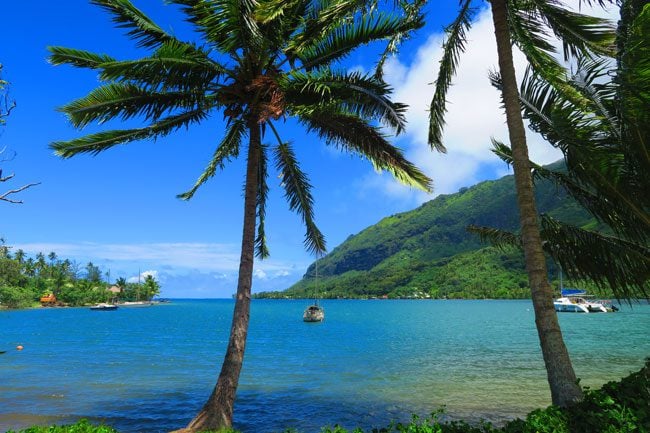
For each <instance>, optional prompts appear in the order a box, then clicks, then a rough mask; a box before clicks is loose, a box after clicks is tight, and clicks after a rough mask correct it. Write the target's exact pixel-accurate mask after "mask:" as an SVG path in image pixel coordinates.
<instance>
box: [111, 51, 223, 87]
mask: <svg viewBox="0 0 650 433" xmlns="http://www.w3.org/2000/svg"><path fill="white" fill-rule="evenodd" d="M99 69H100V70H101V72H100V79H102V80H105V81H127V82H132V83H135V84H138V85H146V86H147V87H148V88H150V89H161V90H169V89H190V88H192V89H197V88H199V89H201V88H205V87H207V86H209V85H210V84H211V83H213V82H214V80H216V79H217V78H218V77H219V76H221V75H225V74H228V73H229V71H228V70H227V69H226V68H225V67H224V66H222V65H221V64H219V63H217V62H215V61H213V60H211V59H210V58H209V55H208V53H206V52H204V51H203V50H201V49H199V48H196V47H194V46H192V45H189V44H186V43H178V42H176V41H169V42H165V43H164V44H162V45H161V46H160V47H159V48H158V49H157V50H156V51H155V52H154V53H153V54H152V55H151V56H150V57H145V58H142V59H138V60H131V61H111V62H106V63H103V64H102V65H100V66H99Z"/></svg>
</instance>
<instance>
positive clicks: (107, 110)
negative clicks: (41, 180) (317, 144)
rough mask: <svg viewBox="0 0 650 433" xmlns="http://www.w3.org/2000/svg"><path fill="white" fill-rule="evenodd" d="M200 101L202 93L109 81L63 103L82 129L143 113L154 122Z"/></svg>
mask: <svg viewBox="0 0 650 433" xmlns="http://www.w3.org/2000/svg"><path fill="white" fill-rule="evenodd" d="M201 102H202V95H201V94H197V93H184V92H152V91H149V90H147V89H142V88H140V87H138V86H135V85H132V84H123V83H112V84H107V85H105V86H100V87H97V88H96V89H94V90H92V91H91V92H90V93H89V94H88V95H87V96H84V97H83V98H80V99H77V100H75V101H72V102H71V103H69V104H66V105H64V106H63V107H61V108H60V109H59V110H60V111H62V112H64V113H65V114H66V115H67V116H68V119H69V120H70V123H72V125H73V126H75V127H76V128H83V127H84V126H86V125H88V124H89V123H91V122H98V123H100V124H101V123H104V122H107V121H109V120H111V119H113V118H115V117H118V116H119V117H120V118H121V119H122V120H127V119H130V118H132V117H135V116H143V117H144V118H145V119H146V120H149V121H157V120H158V119H160V118H161V117H162V116H163V115H164V114H165V113H167V114H169V113H171V112H173V111H174V110H177V109H183V110H191V109H193V108H195V107H197V106H198V105H200V103H201Z"/></svg>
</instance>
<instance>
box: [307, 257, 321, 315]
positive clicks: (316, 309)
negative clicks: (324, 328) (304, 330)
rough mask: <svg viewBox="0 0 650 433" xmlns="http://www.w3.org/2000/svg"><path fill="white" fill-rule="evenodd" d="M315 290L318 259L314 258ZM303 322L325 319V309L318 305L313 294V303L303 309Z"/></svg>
mask: <svg viewBox="0 0 650 433" xmlns="http://www.w3.org/2000/svg"><path fill="white" fill-rule="evenodd" d="M316 291H318V260H316ZM302 320H303V322H322V321H323V320H325V309H324V308H323V307H321V306H320V305H318V299H317V298H316V296H314V303H313V304H311V305H310V306H309V307H307V308H306V309H305V312H304V313H303V314H302Z"/></svg>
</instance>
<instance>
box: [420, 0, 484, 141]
mask: <svg viewBox="0 0 650 433" xmlns="http://www.w3.org/2000/svg"><path fill="white" fill-rule="evenodd" d="M471 3H472V2H471V0H463V2H462V4H461V8H460V11H459V13H458V16H457V17H456V19H455V20H454V22H453V23H452V24H451V25H450V26H448V27H447V28H446V29H445V33H446V34H447V39H446V40H445V43H444V45H443V55H442V59H440V68H439V69H438V78H437V79H436V83H435V84H436V89H435V92H434V94H433V99H432V100H431V104H430V108H429V138H428V142H429V146H431V147H432V148H433V149H436V150H437V151H438V152H443V153H444V152H446V151H447V150H446V149H445V146H444V144H443V143H442V130H443V128H444V126H445V113H446V112H447V91H448V90H449V87H450V86H451V81H452V78H453V77H454V75H456V70H457V69H458V61H459V59H460V55H461V54H462V53H463V52H464V51H465V44H466V43H467V32H468V31H469V29H470V27H471V25H472V18H473V16H474V13H475V10H474V9H473V8H472V7H471Z"/></svg>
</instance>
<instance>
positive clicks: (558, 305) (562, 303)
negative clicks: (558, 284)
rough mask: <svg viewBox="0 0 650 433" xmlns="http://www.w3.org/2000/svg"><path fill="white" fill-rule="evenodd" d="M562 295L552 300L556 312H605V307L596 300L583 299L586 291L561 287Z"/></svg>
mask: <svg viewBox="0 0 650 433" xmlns="http://www.w3.org/2000/svg"><path fill="white" fill-rule="evenodd" d="M561 294H562V297H561V298H558V299H556V300H555V301H553V307H555V311H557V312H566V313H607V311H608V310H607V308H606V307H605V306H604V305H603V304H601V303H600V302H596V301H588V300H587V299H585V298H586V297H587V296H589V295H587V292H586V291H584V290H578V289H562V290H561Z"/></svg>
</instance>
